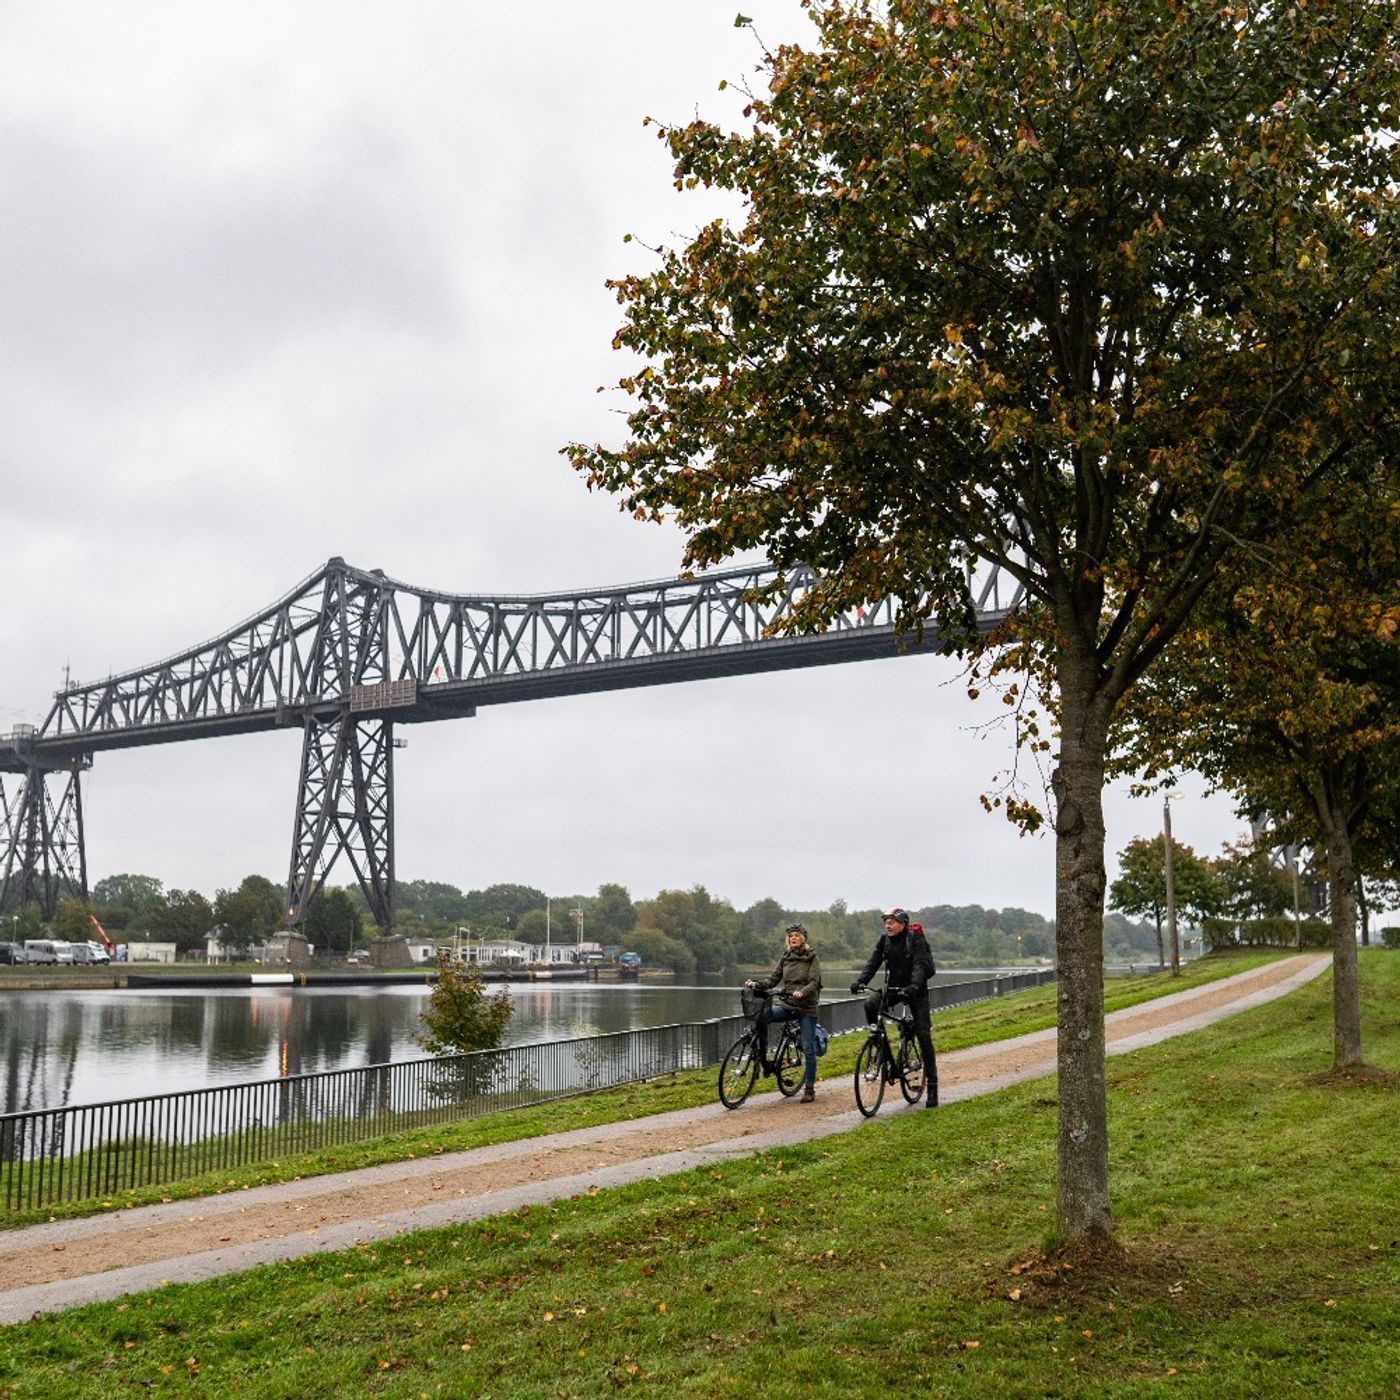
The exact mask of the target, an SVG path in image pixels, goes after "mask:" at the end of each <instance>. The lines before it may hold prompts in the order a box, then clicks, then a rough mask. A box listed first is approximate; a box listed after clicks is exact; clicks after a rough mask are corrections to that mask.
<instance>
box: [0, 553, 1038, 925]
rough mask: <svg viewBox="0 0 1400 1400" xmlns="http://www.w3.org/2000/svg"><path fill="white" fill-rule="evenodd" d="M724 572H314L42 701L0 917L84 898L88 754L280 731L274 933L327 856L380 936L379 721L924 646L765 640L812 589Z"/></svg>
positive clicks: (317, 878) (891, 639) (887, 626)
mask: <svg viewBox="0 0 1400 1400" xmlns="http://www.w3.org/2000/svg"><path fill="white" fill-rule="evenodd" d="M775 579H776V575H775V572H774V570H773V569H771V568H769V567H766V566H763V567H756V568H735V569H727V570H722V571H715V572H711V573H703V574H696V575H693V576H689V577H681V578H676V579H667V580H664V581H660V582H653V583H640V584H630V585H624V586H620V587H614V588H604V589H593V590H588V591H585V592H579V593H563V594H543V595H525V596H495V595H452V594H445V593H437V592H432V591H429V590H425V589H421V588H415V587H412V586H410V585H408V584H404V583H400V582H397V581H395V580H392V579H390V578H387V577H386V576H385V575H384V574H383V573H381V572H379V571H377V570H376V571H365V570H361V569H356V568H353V567H351V566H350V565H348V564H346V563H345V561H344V560H343V559H339V558H336V559H331V560H330V561H329V562H328V563H327V564H326V565H325V567H324V568H322V569H320V570H318V571H317V572H316V573H314V574H313V575H311V577H310V578H308V579H306V580H305V581H304V582H303V583H302V584H300V585H299V586H298V587H297V588H295V589H294V590H293V591H292V592H291V593H289V594H287V595H286V596H285V597H284V598H282V599H281V600H279V601H278V602H277V603H274V604H273V605H272V606H271V607H270V608H268V609H267V610H266V611H264V612H261V613H259V614H257V615H256V616H255V617H252V618H249V619H248V620H247V621H245V622H242V623H239V624H238V625H237V626H236V627H233V628H231V629H230V630H229V631H227V632H225V633H223V634H222V635H221V636H218V637H215V638H214V639H213V640H211V641H208V642H205V643H203V644H202V645H200V646H197V647H194V648H192V649H190V650H189V651H185V652H182V653H180V654H179V655H178V656H172V657H169V658H167V659H166V660H164V661H160V662H157V663H156V664H154V665H152V666H145V667H141V668H139V669H137V670H133V671H128V672H126V673H124V674H123V675H120V676H109V677H108V678H107V679H106V680H103V681H98V682H94V683H91V684H70V685H68V686H66V687H65V688H64V689H63V690H61V691H59V692H58V694H57V696H56V698H55V701H54V705H53V708H52V709H51V711H50V712H49V715H48V718H47V719H46V720H45V722H44V724H43V725H42V726H41V727H40V728H39V729H38V730H33V729H22V730H17V731H16V732H15V733H13V734H11V735H8V736H3V737H0V773H10V774H14V775H17V776H18V777H19V783H18V785H17V788H16V791H15V795H14V798H13V800H11V799H10V798H9V796H8V795H7V794H6V792H5V790H4V787H3V783H0V853H2V855H3V866H2V867H0V913H9V912H12V911H14V910H16V909H18V908H20V907H22V906H23V905H24V904H26V903H37V904H38V905H39V906H40V908H41V910H42V912H43V914H44V916H45V917H46V918H51V917H52V916H53V909H54V905H55V903H56V902H57V900H58V899H59V898H60V897H62V896H64V895H69V896H73V897H77V898H86V896H87V876H86V858H85V854H84V844H83V830H82V798H81V786H80V774H81V773H82V771H83V770H85V769H86V768H88V767H90V766H91V764H92V761H93V756H94V755H95V754H96V753H98V752H100V751H102V750H104V749H116V748H129V747H134V746H139V745H147V744H163V743H173V742H182V741H187V740H191V739H200V738H209V737H212V736H216V735H228V734H242V733H255V732H260V731H265V730H270V729H288V728H292V729H299V730H300V731H301V733H302V760H301V777H300V782H299V786H298V793H297V804H296V813H295V818H294V821H293V832H292V855H291V863H290V868H289V872H288V879H287V917H288V925H289V927H292V928H297V927H299V926H300V925H301V923H302V921H303V920H304V918H305V914H306V908H307V905H308V903H309V901H310V899H311V897H312V895H313V894H314V893H315V892H316V890H317V889H319V888H320V886H321V885H322V883H323V882H324V881H325V878H326V875H327V874H328V872H329V870H330V868H331V866H332V865H333V864H334V862H335V861H336V859H337V858H338V857H339V856H340V855H342V854H344V855H346V856H348V858H349V860H350V862H351V864H352V865H353V867H354V869H355V874H356V878H357V879H358V881H359V883H360V887H361V889H362V890H363V891H364V894H365V897H366V899H367V900H368V901H369V907H370V909H371V911H372V912H373V914H374V917H375V920H376V921H377V923H378V924H379V927H380V928H381V930H383V931H388V930H390V929H391V928H392V927H393V922H394V865H393V751H394V729H395V727H396V726H397V725H401V724H412V723H421V722H426V721H436V720H444V719H456V718H461V717H464V716H470V715H474V714H475V713H476V711H477V708H478V707H479V706H482V705H491V704H504V703H509V702H514V701H520V700H532V699H539V698H543V697H547V696H560V695H571V694H583V693H587V692H593V691H602V690H613V689H621V688H627V687H633V686H642V685H659V684H667V683H672V682H676V681H684V680H698V679H702V678H705V677H713V676H730V675H744V674H752V673H755V672H762V671H777V670H785V669H789V668H793V667H805V666H820V665H828V664H833V663H837V662H845V661H858V660H872V659H876V658H879V657H890V656H896V655H901V654H909V653H913V652H916V651H919V650H929V649H937V648H938V647H939V645H940V643H939V639H938V636H937V633H936V630H934V629H933V628H926V630H925V633H924V635H923V637H922V638H920V639H918V640H917V641H915V639H913V638H912V637H909V636H905V637H903V638H901V637H900V636H899V635H898V633H897V631H896V627H895V620H896V619H895V611H896V609H895V605H894V603H893V601H892V600H891V599H888V598H887V599H884V600H882V601H881V602H879V603H876V604H874V605H873V606H871V607H868V608H858V609H853V610H852V611H851V612H849V613H847V614H843V615H842V616H840V617H838V618H837V619H836V620H835V621H834V622H833V623H832V624H831V625H830V626H829V627H828V628H827V630H826V631H824V632H821V633H815V634H800V635H788V634H785V633H783V631H782V628H783V624H784V622H785V620H786V619H787V618H789V617H790V615H791V613H792V610H793V608H794V607H795V606H796V604H797V603H798V602H799V601H800V600H801V598H802V597H803V596H804V595H805V593H806V592H807V590H808V589H810V588H811V587H812V586H813V584H814V581H815V580H814V577H813V575H812V574H810V573H808V572H805V571H794V572H789V574H788V575H787V577H786V580H785V586H784V588H783V590H782V591H781V592H780V593H779V594H778V595H777V596H776V597H773V598H771V599H767V598H766V597H765V595H766V592H767V591H770V590H771V586H772V585H773V584H774V583H775ZM1021 600H1022V599H1021V591H1020V589H1019V586H1018V585H1016V584H1015V583H1014V581H1011V580H1010V579H1009V578H1008V577H1007V576H1005V575H1003V574H1000V573H998V572H992V573H990V574H988V575H986V576H984V577H981V578H979V579H978V580H977V581H976V586H975V588H974V603H975V606H976V609H977V619H978V625H979V627H980V628H981V629H982V630H983V631H984V632H986V631H989V630H990V629H991V628H992V627H994V626H995V625H996V624H997V623H998V622H1000V621H1001V620H1002V619H1003V618H1005V617H1006V616H1007V615H1008V613H1010V612H1012V611H1013V610H1015V609H1016V608H1017V607H1019V606H1020V604H1021Z"/></svg>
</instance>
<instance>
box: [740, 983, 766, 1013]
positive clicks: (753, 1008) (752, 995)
mask: <svg viewBox="0 0 1400 1400" xmlns="http://www.w3.org/2000/svg"><path fill="white" fill-rule="evenodd" d="M767 1005H768V998H767V996H765V995H764V993H762V992H759V991H755V990H754V988H752V987H740V988H739V1006H740V1008H741V1010H742V1011H743V1013H744V1015H745V1016H746V1017H748V1019H749V1020H750V1021H753V1020H756V1019H757V1017H758V1013H759V1012H760V1011H762V1010H763V1008H764V1007H765V1006H767Z"/></svg>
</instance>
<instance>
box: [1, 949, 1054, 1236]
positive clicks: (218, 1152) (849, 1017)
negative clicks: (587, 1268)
mask: <svg viewBox="0 0 1400 1400" xmlns="http://www.w3.org/2000/svg"><path fill="white" fill-rule="evenodd" d="M1054 977H1055V974H1054V972H1053V971H1051V970H1045V971H1040V972H1027V973H1014V974H1010V975H1007V976H1004V977H997V978H989V979H985V980H981V981H976V982H954V983H944V984H937V985H935V986H934V987H933V988H931V996H930V1001H931V1005H932V1008H933V1009H934V1010H935V1011H937V1010H943V1009H945V1008H947V1007H950V1006H957V1005H962V1004H964V1003H966V1002H970V1001H981V1000H985V999H987V998H990V997H994V996H1001V995H1005V994H1007V993H1009V992H1015V991H1020V990H1022V989H1023V988H1026V987H1036V986H1041V985H1043V984H1045V983H1046V982H1050V981H1053V980H1054ZM819 1017H820V1020H821V1022H822V1024H823V1025H825V1026H826V1028H827V1029H828V1030H829V1031H830V1032H831V1033H832V1034H833V1035H840V1034H842V1033H843V1032H846V1031H853V1030H858V1029H863V1028H864V1026H865V1017H864V1012H863V998H851V999H849V1000H848V999H842V1000H840V1001H828V1002H825V1003H823V1005H822V1006H821V1009H820V1012H819ZM746 1024H747V1023H746V1022H745V1020H744V1018H743V1017H742V1016H740V1015H734V1016H724V1017H719V1018H718V1019H715V1020H711V1021H691V1022H685V1023H681V1024H677V1025H670V1026H649V1027H644V1028H642V1029H639V1030H631V1031H615V1032H611V1033H608V1034H605V1035H593V1036H581V1037H577V1038H574V1039H570V1040H557V1041H545V1042H541V1043H536V1044H529V1045H511V1046H506V1047H504V1048H502V1049H498V1050H478V1051H474V1052H472V1053H470V1054H462V1055H448V1056H442V1057H439V1058H432V1059H418V1060H404V1061H398V1062H395V1063H391V1064H382V1065H368V1066H363V1067H360V1068H355V1069H339V1070H325V1071H321V1072H319V1073H316V1074H301V1075H292V1076H289V1077H287V1078H282V1079H264V1080H257V1081H254V1082H252V1083H249V1084H235V1085H227V1086H223V1087H219V1088H212V1089H189V1090H184V1091H182V1092H180V1093H175V1094H154V1095H150V1096H147V1097H145V1098H135V1099H121V1100H117V1101H114V1102H110V1103H97V1104H77V1105H73V1106H69V1107H63V1108H53V1109H39V1110H34V1111H27V1112H20V1113H7V1114H0V1209H3V1210H5V1211H9V1212H18V1211H25V1210H37V1209H41V1208H43V1207H45V1206H50V1205H56V1204H61V1203H73V1202H77V1201H85V1200H105V1199H107V1198H108V1197H115V1196H119V1195H122V1194H125V1193H128V1192H132V1191H136V1190H140V1189H143V1188H146V1187H151V1186H158V1185H171V1184H174V1183H175V1182H179V1181H189V1180H192V1179H194V1178H197V1177H203V1176H208V1175H211V1174H213V1173H222V1172H226V1171H233V1170H236V1169H238V1168H241V1167H247V1166H250V1165H253V1164H256V1163H260V1162H275V1161H277V1160H278V1159H279V1158H282V1157H287V1156H293V1155H300V1154H304V1153H308V1152H316V1151H320V1150H323V1149H326V1148H330V1147H336V1146H342V1145H345V1144H349V1143H354V1142H364V1141H367V1140H369V1139H373V1138H379V1137H385V1136H388V1135H389V1134H392V1133H396V1132H402V1131H404V1130H405V1129H410V1128H421V1127H429V1126H432V1125H435V1124H440V1123H449V1122H456V1121H459V1120H461V1119H465V1118H474V1117H477V1116H479V1115H481V1114H486V1113H495V1112H499V1111H500V1110H503V1109H510V1108H524V1107H527V1106H529V1105H531V1104H539V1103H544V1102H546V1101H548V1100H550V1099H555V1098H562V1097H565V1096H568V1095H574V1094H585V1093H591V1092H594V1091H596V1090H599V1089H610V1088H615V1087H617V1086H619V1085H622V1084H635V1083H638V1082H640V1081H642V1080H647V1079H655V1078H658V1077H660V1076H662V1075H667V1074H674V1073H676V1072H677V1071H679V1070H687V1069H702V1068H705V1067H707V1066H712V1065H717V1064H719V1062H720V1060H721V1058H722V1057H723V1055H724V1052H725V1050H726V1049H727V1048H728V1047H729V1045H730V1044H731V1043H732V1042H733V1040H734V1039H735V1037H736V1036H738V1035H739V1034H740V1032H741V1031H742V1030H743V1029H744V1027H745V1025H746Z"/></svg>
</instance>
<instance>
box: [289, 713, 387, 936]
mask: <svg viewBox="0 0 1400 1400" xmlns="http://www.w3.org/2000/svg"><path fill="white" fill-rule="evenodd" d="M393 730H394V727H393V724H392V722H391V721H389V720H387V719H383V718H379V717H364V716H360V715H356V714H355V713H354V712H353V710H352V709H351V708H350V707H349V706H337V707H336V708H335V709H333V710H329V711H327V712H318V713H314V714H310V715H308V716H307V718H306V723H305V728H304V730H303V735H302V749H301V781H300V784H299V787H298V792H297V811H296V823H295V827H294V830H293V834H292V863H291V871H290V873H289V875H288V877H287V926H288V927H289V928H293V929H298V930H299V929H300V928H301V927H302V925H303V924H304V922H305V920H306V910H307V906H308V905H309V904H310V903H311V898H312V896H313V895H314V894H315V893H316V891H317V890H319V889H320V888H321V885H322V884H323V883H324V881H325V878H326V874H327V872H328V871H329V870H330V868H331V866H332V865H333V864H334V863H335V861H336V858H337V857H338V856H339V855H340V854H341V853H342V852H344V853H345V854H346V855H347V856H349V858H350V864H351V865H352V866H353V867H354V870H355V877H356V879H358V881H359V882H360V888H361V890H363V891H364V895H365V899H366V900H367V901H368V903H369V908H370V912H371V913H372V914H373V915H374V921H375V923H377V924H378V925H379V932H380V937H381V938H384V937H387V936H389V934H390V933H391V931H392V929H393V927H394V761H393V755H394V732H393ZM406 959H407V953H406V952H405V960H406Z"/></svg>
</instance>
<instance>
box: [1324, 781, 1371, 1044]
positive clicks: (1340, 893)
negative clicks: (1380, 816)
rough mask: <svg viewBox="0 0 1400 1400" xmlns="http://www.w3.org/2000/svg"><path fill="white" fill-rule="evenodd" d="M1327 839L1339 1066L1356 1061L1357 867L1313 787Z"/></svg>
mask: <svg viewBox="0 0 1400 1400" xmlns="http://www.w3.org/2000/svg"><path fill="white" fill-rule="evenodd" d="M1313 796H1314V800H1315V802H1316V804H1317V814H1318V816H1319V817H1320V818H1321V825H1322V831H1323V835H1324V836H1325V837H1326V840H1327V893H1328V903H1329V904H1330V905H1331V906H1332V1060H1333V1063H1334V1064H1335V1065H1336V1066H1337V1067H1338V1068H1341V1067H1342V1066H1344V1065H1359V1064H1361V1063H1362V1059H1361V983H1360V978H1359V975H1358V972H1357V966H1356V962H1357V959H1356V866H1355V864H1354V862H1353V860H1352V854H1351V831H1350V829H1349V827H1348V824H1347V818H1346V813H1345V812H1344V811H1343V810H1342V805H1341V803H1340V802H1339V801H1337V800H1335V799H1334V798H1333V796H1332V792H1331V789H1330V788H1329V787H1328V785H1326V784H1325V783H1321V782H1319V783H1318V784H1317V785H1316V786H1315V788H1314V793H1313Z"/></svg>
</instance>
